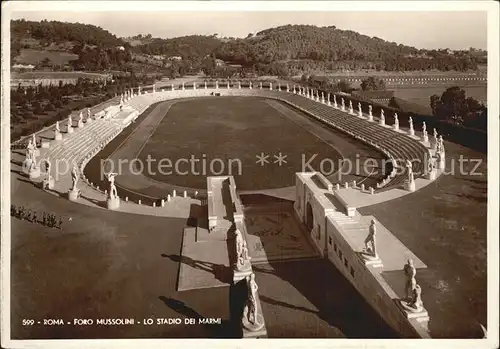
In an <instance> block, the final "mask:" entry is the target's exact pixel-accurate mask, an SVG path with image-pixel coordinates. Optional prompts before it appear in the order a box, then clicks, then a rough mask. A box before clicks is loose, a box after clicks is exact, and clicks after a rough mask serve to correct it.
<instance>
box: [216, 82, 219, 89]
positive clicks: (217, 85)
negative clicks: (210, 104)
mask: <svg viewBox="0 0 500 349" xmlns="http://www.w3.org/2000/svg"><path fill="white" fill-rule="evenodd" d="M218 88H219V81H217V80H215V89H218Z"/></svg>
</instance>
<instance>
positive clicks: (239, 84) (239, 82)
mask: <svg viewBox="0 0 500 349" xmlns="http://www.w3.org/2000/svg"><path fill="white" fill-rule="evenodd" d="M238 89H239V90H241V81H238Z"/></svg>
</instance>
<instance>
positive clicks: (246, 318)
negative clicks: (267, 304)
mask: <svg viewBox="0 0 500 349" xmlns="http://www.w3.org/2000/svg"><path fill="white" fill-rule="evenodd" d="M246 281H247V286H248V296H247V302H246V304H245V308H244V309H243V323H248V324H249V325H250V326H249V327H254V328H255V327H258V326H260V327H262V326H261V325H263V323H262V324H261V323H259V320H258V318H259V315H260V314H259V313H258V309H257V290H258V289H259V287H258V286H257V283H256V282H255V274H254V273H252V274H250V275H249V276H247V278H246ZM245 327H247V326H245Z"/></svg>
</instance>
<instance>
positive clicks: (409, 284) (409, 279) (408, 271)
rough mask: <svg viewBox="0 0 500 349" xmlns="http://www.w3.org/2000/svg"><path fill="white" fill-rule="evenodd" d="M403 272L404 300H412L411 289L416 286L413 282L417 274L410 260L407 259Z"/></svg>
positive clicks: (415, 282)
mask: <svg viewBox="0 0 500 349" xmlns="http://www.w3.org/2000/svg"><path fill="white" fill-rule="evenodd" d="M403 271H404V273H405V276H406V283H405V293H406V299H408V300H410V299H412V294H413V289H414V288H415V286H416V284H417V281H416V280H415V275H416V274H417V270H416V269H415V267H414V266H413V260H412V259H411V258H408V260H407V262H406V264H405V266H404V268H403Z"/></svg>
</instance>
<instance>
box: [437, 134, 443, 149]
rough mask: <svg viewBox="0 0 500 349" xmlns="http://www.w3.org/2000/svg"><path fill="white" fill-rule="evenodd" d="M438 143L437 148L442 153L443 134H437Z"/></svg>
mask: <svg viewBox="0 0 500 349" xmlns="http://www.w3.org/2000/svg"><path fill="white" fill-rule="evenodd" d="M438 144H439V150H440V152H441V153H444V141H443V135H439V139H438Z"/></svg>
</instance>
